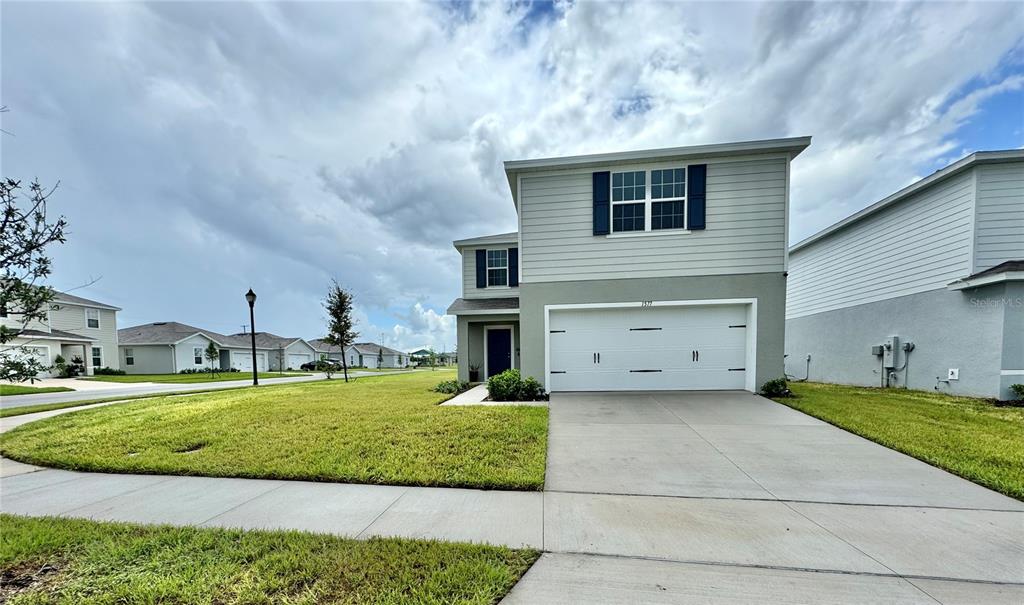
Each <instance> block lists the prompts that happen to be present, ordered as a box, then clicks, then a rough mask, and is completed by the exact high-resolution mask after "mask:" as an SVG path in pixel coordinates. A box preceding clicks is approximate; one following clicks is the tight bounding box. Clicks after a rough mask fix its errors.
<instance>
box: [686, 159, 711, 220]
mask: <svg viewBox="0 0 1024 605" xmlns="http://www.w3.org/2000/svg"><path fill="white" fill-rule="evenodd" d="M707 177H708V166H707V164H692V165H690V166H688V167H687V169H686V180H687V181H689V184H688V190H687V192H686V195H687V197H686V205H687V211H686V227H687V229H691V230H693V229H703V228H704V227H705V224H706V223H705V220H704V215H705V211H706V208H707V194H706V193H705V190H706V184H707Z"/></svg>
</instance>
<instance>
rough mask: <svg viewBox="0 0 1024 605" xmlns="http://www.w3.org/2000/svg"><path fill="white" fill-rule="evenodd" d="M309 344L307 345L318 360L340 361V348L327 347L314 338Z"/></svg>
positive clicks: (334, 346) (327, 345) (324, 343)
mask: <svg viewBox="0 0 1024 605" xmlns="http://www.w3.org/2000/svg"><path fill="white" fill-rule="evenodd" d="M308 342H309V345H310V346H311V347H313V350H314V351H315V352H316V358H317V359H318V360H319V359H325V358H326V359H332V360H334V361H338V362H340V361H341V358H342V353H341V347H339V346H336V345H329V344H327V343H326V342H324V341H323V340H321V339H319V338H314V339H312V340H310V341H308Z"/></svg>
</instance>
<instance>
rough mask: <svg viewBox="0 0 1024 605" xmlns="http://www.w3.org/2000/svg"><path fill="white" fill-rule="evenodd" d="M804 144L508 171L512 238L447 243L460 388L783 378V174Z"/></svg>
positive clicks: (609, 386) (592, 158)
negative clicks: (481, 383)
mask: <svg viewBox="0 0 1024 605" xmlns="http://www.w3.org/2000/svg"><path fill="white" fill-rule="evenodd" d="M809 144H810V138H809V137H801V138H789V139H776V140H769V141H752V142H741V143H727V144H718V145H705V146H695V147H679V148H671V149H656V150H648V151H630V152H621V153H607V154H598V155H584V156H574V157H563V158H550V159H538V160H522V161H510V162H505V172H506V176H507V178H508V183H509V187H510V189H511V194H512V202H513V204H514V205H515V208H516V211H517V213H518V222H519V231H518V232H515V233H506V234H501V235H492V236H486V237H479V238H473V239H464V240H459V241H456V242H454V245H455V248H456V249H457V250H458V251H459V252H460V253H461V255H462V267H463V271H462V276H463V295H462V297H461V298H459V299H457V300H456V301H455V302H454V303H452V305H451V306H450V307H449V309H448V313H449V314H451V315H455V316H456V317H457V319H458V324H457V326H458V327H457V329H458V339H459V347H458V350H459V360H458V362H459V378H460V379H462V380H484V379H486V378H487V377H489V376H492V375H494V374H496V373H498V372H501V371H503V370H505V369H507V368H510V367H512V368H520V369H521V370H522V372H523V373H524V374H526V375H529V376H533V377H535V378H537V379H538V380H540V381H542V382H543V384H544V385H545V387H546V389H547V390H548V391H588V390H664V389H673V390H674V389H746V390H749V391H756V390H757V389H758V388H759V386H760V385H761V384H762V383H764V382H765V381H767V380H769V379H772V378H777V377H779V376H782V373H783V349H784V340H783V339H784V326H785V315H784V313H785V305H786V265H787V241H786V240H787V230H788V227H787V224H788V221H787V219H788V213H789V210H788V209H789V173H790V171H789V168H790V162H791V161H792V160H793V158H795V157H796V156H797V155H799V154H800V152H802V151H803V150H804V149H805V148H807V146H808V145H809Z"/></svg>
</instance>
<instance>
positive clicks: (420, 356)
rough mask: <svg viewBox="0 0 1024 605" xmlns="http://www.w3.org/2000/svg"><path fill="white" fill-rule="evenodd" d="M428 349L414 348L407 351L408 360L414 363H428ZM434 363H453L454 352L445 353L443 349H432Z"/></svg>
mask: <svg viewBox="0 0 1024 605" xmlns="http://www.w3.org/2000/svg"><path fill="white" fill-rule="evenodd" d="M430 355H431V350H430V349H416V350H415V351H412V352H410V353H409V362H410V363H414V364H420V363H423V364H429V363H430ZM433 355H434V363H436V364H437V365H440V366H446V365H449V364H452V363H455V354H454V353H446V352H444V351H441V352H437V351H433Z"/></svg>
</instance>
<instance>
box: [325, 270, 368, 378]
mask: <svg viewBox="0 0 1024 605" xmlns="http://www.w3.org/2000/svg"><path fill="white" fill-rule="evenodd" d="M324 310H325V311H327V336H324V338H323V341H324V342H326V343H327V344H329V345H332V346H335V347H338V348H339V349H341V369H342V371H343V372H344V374H345V382H348V359H347V358H346V357H345V349H347V348H348V347H349V346H351V345H352V343H353V342H355V340H356V338H359V332H356V331H355V323H354V322H353V320H352V294H351V293H349V292H348V291H347V290H345V289H344V288H342V287H341V286H340V285H338V281H337V280H332V281H331V287H330V288H329V289H328V290H327V298H325V299H324ZM328 378H330V376H329V375H328Z"/></svg>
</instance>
